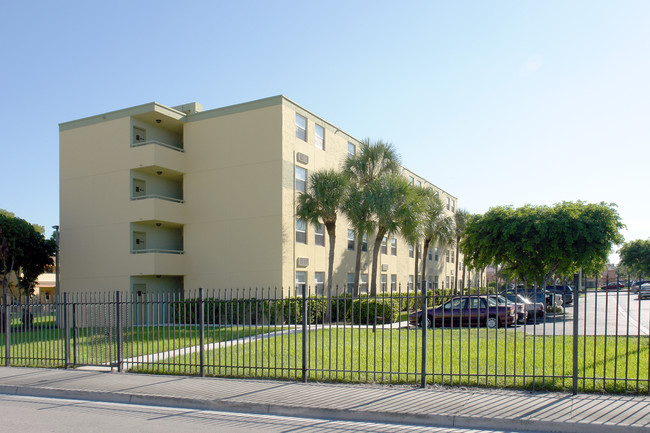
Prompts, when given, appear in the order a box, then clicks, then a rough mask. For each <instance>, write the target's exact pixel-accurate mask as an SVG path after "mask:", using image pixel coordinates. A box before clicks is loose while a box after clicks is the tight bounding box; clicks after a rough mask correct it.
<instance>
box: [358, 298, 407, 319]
mask: <svg viewBox="0 0 650 433" xmlns="http://www.w3.org/2000/svg"><path fill="white" fill-rule="evenodd" d="M399 313H400V307H399V302H392V300H391V299H388V298H384V299H382V298H366V299H355V300H354V301H353V303H352V322H353V323H355V324H361V325H371V324H373V323H375V318H377V324H385V323H393V322H396V321H397V320H398V318H399Z"/></svg>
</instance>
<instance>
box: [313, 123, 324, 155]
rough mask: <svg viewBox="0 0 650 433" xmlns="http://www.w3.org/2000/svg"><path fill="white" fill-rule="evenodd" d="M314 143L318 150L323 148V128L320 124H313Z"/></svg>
mask: <svg viewBox="0 0 650 433" xmlns="http://www.w3.org/2000/svg"><path fill="white" fill-rule="evenodd" d="M314 132H315V137H314V144H315V145H316V147H317V148H319V149H320V150H325V128H323V127H322V126H320V125H314Z"/></svg>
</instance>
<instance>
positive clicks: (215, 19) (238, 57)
mask: <svg viewBox="0 0 650 433" xmlns="http://www.w3.org/2000/svg"><path fill="white" fill-rule="evenodd" d="M0 40H1V41H2V43H1V44H2V45H1V48H2V50H1V52H2V54H1V55H2V63H1V67H0V90H1V91H0V94H1V95H2V104H0V118H1V119H2V125H3V131H4V133H3V134H2V138H0V146H1V153H0V160H1V161H2V175H3V176H2V178H3V179H2V188H1V189H0V208H5V209H8V210H10V211H12V212H14V213H16V214H17V215H18V216H20V217H22V218H25V219H27V220H28V221H30V222H34V223H38V224H41V225H44V226H46V227H47V228H48V233H49V232H51V230H50V229H49V228H50V226H52V225H54V224H58V206H59V202H58V124H59V123H61V122H66V121H70V120H75V119H78V118H82V117H87V116H91V115H95V114H100V113H103V112H107V111H111V110H116V109H120V108H125V107H128V106H133V105H138V104H143V103H146V102H151V101H157V102H160V103H162V104H164V105H169V106H171V105H178V104H182V103H186V102H191V101H196V102H200V103H202V104H203V106H204V108H205V109H212V108H217V107H221V106H225V105H230V104H235V103H240V102H246V101H250V100H254V99H260V98H264V97H268V96H272V95H278V94H284V95H286V96H288V97H289V98H291V99H293V100H294V101H296V102H297V103H299V104H301V105H303V106H304V107H306V108H308V109H310V110H311V111H313V112H315V113H317V114H318V115H320V116H322V117H323V118H325V119H327V120H328V121H330V122H332V123H333V124H335V125H337V126H338V127H340V128H341V129H344V130H346V131H347V132H349V133H350V134H352V135H354V136H356V137H358V138H364V137H370V138H373V139H379V138H381V139H384V140H387V141H390V142H392V143H393V144H395V145H396V147H397V149H398V151H399V153H400V154H401V156H402V160H403V163H404V165H405V166H407V167H408V168H410V169H411V170H413V171H415V172H416V173H418V174H419V175H421V176H423V177H425V178H427V179H429V180H430V181H432V182H433V183H435V184H437V185H438V186H440V187H441V188H443V189H445V190H447V191H449V192H450V193H452V194H454V195H456V196H457V197H458V198H459V205H460V207H464V208H466V209H468V210H469V211H471V212H474V213H482V212H485V211H487V210H488V209H489V208H490V207H491V206H496V205H513V206H522V205H524V204H527V203H531V204H535V205H539V204H553V203H557V202H560V201H563V200H569V201H575V200H584V201H588V202H600V201H605V202H613V203H616V204H617V205H618V209H619V212H620V214H621V216H622V218H623V221H624V223H625V224H627V227H628V229H627V230H626V231H625V232H624V235H625V237H626V239H627V240H632V239H639V238H640V239H646V238H648V237H650V198H649V195H648V189H649V188H648V187H649V186H650V176H649V174H648V162H649V161H650V1H647V0H639V1H631V0H630V1H628V0H619V1H613V0H612V1H594V0H589V1H536V2H533V1H525V2H521V1H514V0H512V1H479V0H476V1H451V0H450V1H426V2H409V1H407V2H394V1H390V2H383V1H381V2H377V1H372V2H362V1H358V2H355V1H342V2H339V1H329V2H321V3H315V2H306V1H300V2H290V1H282V2H280V1H278V2H268V1H241V2H226V1H204V2H201V1H192V2H178V1H175V2H169V1H155V2H153V1H152V2H149V1H128V2H123V1H110V2H88V1H79V2H68V1H63V2H50V1H40V2H34V1H32V2H30V1H2V2H0Z"/></svg>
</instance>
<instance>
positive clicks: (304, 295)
mask: <svg viewBox="0 0 650 433" xmlns="http://www.w3.org/2000/svg"><path fill="white" fill-rule="evenodd" d="M302 381H303V382H305V383H306V382H307V284H306V283H305V284H303V285H302Z"/></svg>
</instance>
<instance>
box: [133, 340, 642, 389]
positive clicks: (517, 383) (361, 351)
mask: <svg viewBox="0 0 650 433" xmlns="http://www.w3.org/2000/svg"><path fill="white" fill-rule="evenodd" d="M433 332H435V336H434V337H432V338H431V339H430V340H429V350H428V353H429V356H428V357H427V360H428V361H427V364H428V365H427V382H429V383H439V384H454V385H470V386H491V387H514V388H526V389H530V388H535V389H548V390H567V389H571V387H572V372H573V357H572V347H573V339H572V337H565V338H561V337H556V339H555V344H553V338H552V337H549V336H546V337H543V336H539V337H534V336H524V335H523V334H521V333H513V332H509V331H505V330H489V331H488V330H486V329H472V330H469V331H468V330H467V329H465V330H459V329H453V330H452V329H447V330H441V329H436V330H435V331H433ZM515 335H516V337H515ZM578 347H579V350H578V356H579V358H578V366H579V372H578V377H579V378H580V380H579V389H581V390H584V391H607V392H623V391H634V392H636V391H637V381H636V379H637V378H638V379H639V385H638V392H641V393H645V392H648V368H649V365H648V355H649V352H648V340H647V339H645V338H644V339H641V340H639V339H638V338H629V339H628V338H625V337H617V338H616V337H607V340H605V337H587V338H584V337H579V338H578ZM626 354H627V356H626ZM308 356H309V363H308V370H309V372H308V378H309V380H310V381H335V382H363V383H366V382H380V383H419V381H420V374H419V372H420V371H421V338H420V331H415V330H412V329H411V330H409V329H400V330H386V331H378V332H376V333H373V332H372V331H371V330H365V329H361V330H358V329H355V330H350V329H347V330H345V331H343V330H339V331H338V332H336V331H335V330H332V331H313V332H311V333H310V339H309V355H308ZM206 362H207V363H208V364H209V365H210V366H208V368H207V369H206V373H207V374H209V375H217V376H233V377H264V378H277V379H296V380H300V379H301V378H302V370H301V367H302V336H301V335H300V334H294V335H287V336H282V337H276V338H265V339H258V340H257V341H256V342H253V343H252V344H245V345H239V346H236V347H231V348H228V349H221V350H216V351H211V352H209V353H208V354H207V356H206ZM169 363H170V364H174V363H177V364H179V366H182V371H183V374H198V367H191V368H189V370H188V368H187V366H192V365H197V364H198V355H197V354H192V355H188V356H183V357H178V358H176V359H173V360H169ZM637 363H638V368H637ZM170 368H171V369H170ZM180 369H181V367H178V370H179V371H178V372H179V373H180ZM136 370H137V371H147V372H155V371H156V369H155V368H153V369H149V368H142V369H136ZM175 370H176V369H175V368H174V367H173V365H172V366H171V367H169V365H168V368H167V370H166V372H169V373H172V374H173V373H175V372H176V371H175ZM552 376H555V378H553V377H552ZM593 376H596V377H599V378H601V379H595V380H594V379H589V378H590V377H593ZM614 377H616V378H617V379H616V380H613V378H614ZM603 378H608V379H607V380H605V379H603ZM625 378H628V379H634V381H630V382H629V383H628V382H626V381H625V380H624V379H625Z"/></svg>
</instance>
